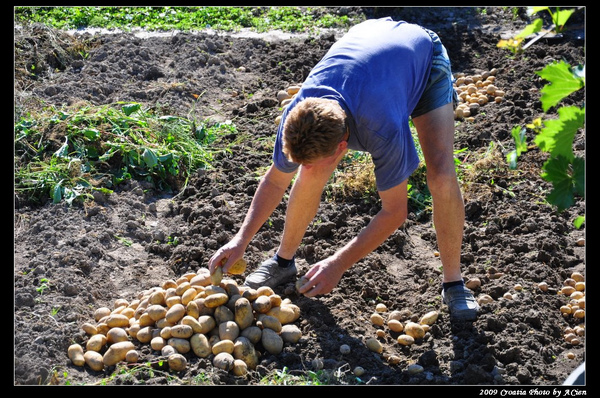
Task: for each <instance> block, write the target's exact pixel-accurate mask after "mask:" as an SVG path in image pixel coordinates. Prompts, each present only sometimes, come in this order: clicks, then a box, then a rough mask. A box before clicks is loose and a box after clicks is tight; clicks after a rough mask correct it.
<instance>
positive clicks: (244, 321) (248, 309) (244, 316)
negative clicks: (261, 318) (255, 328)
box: [234, 297, 254, 330]
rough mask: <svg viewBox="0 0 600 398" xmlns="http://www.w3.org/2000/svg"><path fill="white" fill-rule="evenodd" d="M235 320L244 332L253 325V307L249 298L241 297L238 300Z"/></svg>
mask: <svg viewBox="0 0 600 398" xmlns="http://www.w3.org/2000/svg"><path fill="white" fill-rule="evenodd" d="M234 320H235V323H237V324H238V326H239V328H240V329H241V330H244V329H246V328H247V327H249V326H250V325H252V322H253V321H254V314H253V313H252V305H251V304H250V301H249V300H248V299H247V298H245V297H241V298H239V299H237V300H236V302H235V308H234Z"/></svg>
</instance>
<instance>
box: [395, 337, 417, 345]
mask: <svg viewBox="0 0 600 398" xmlns="http://www.w3.org/2000/svg"><path fill="white" fill-rule="evenodd" d="M397 341H398V343H399V344H401V345H404V346H410V345H413V344H414V343H415V339H414V337H412V336H409V335H408V334H401V335H400V336H398V339H397Z"/></svg>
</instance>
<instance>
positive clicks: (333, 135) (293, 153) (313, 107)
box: [283, 97, 346, 163]
mask: <svg viewBox="0 0 600 398" xmlns="http://www.w3.org/2000/svg"><path fill="white" fill-rule="evenodd" d="M345 133H346V114H345V112H344V110H343V109H342V107H341V106H340V104H339V103H337V102H336V101H333V100H329V99H324V98H312V97H311V98H306V99H304V100H302V101H301V102H299V103H298V104H297V105H295V106H294V108H293V109H292V110H291V111H290V112H289V114H288V116H287V118H286V121H285V124H284V127H283V154H284V155H285V156H286V157H287V158H288V159H289V160H290V161H292V162H294V163H309V162H311V161H314V160H316V159H319V158H322V157H327V156H331V155H333V154H334V153H335V150H336V146H337V144H338V143H339V142H340V141H341V140H342V138H343V137H344V134H345Z"/></svg>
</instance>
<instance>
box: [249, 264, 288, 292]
mask: <svg viewBox="0 0 600 398" xmlns="http://www.w3.org/2000/svg"><path fill="white" fill-rule="evenodd" d="M297 273H298V271H297V269H296V262H295V261H294V262H292V264H291V265H289V266H287V267H280V266H279V264H278V263H277V261H276V260H275V259H272V258H270V259H268V260H266V261H263V263H262V264H261V265H260V266H259V267H258V269H257V270H256V271H254V272H253V273H251V274H250V275H248V276H247V277H246V281H245V282H244V285H245V286H249V287H251V288H253V289H257V288H259V287H261V286H269V287H275V286H278V285H281V284H282V283H283V282H286V281H287V280H289V279H291V278H292V277H294V276H295V275H296V274H297Z"/></svg>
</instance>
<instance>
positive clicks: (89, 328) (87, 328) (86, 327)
mask: <svg viewBox="0 0 600 398" xmlns="http://www.w3.org/2000/svg"><path fill="white" fill-rule="evenodd" d="M81 330H83V331H84V332H85V333H86V334H87V335H90V336H93V335H95V334H97V333H98V328H97V327H96V326H94V325H92V324H91V323H89V322H86V323H84V324H83V325H81Z"/></svg>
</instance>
